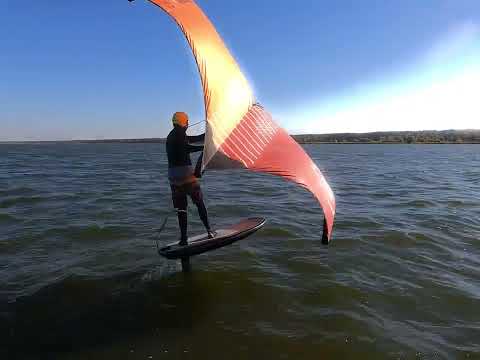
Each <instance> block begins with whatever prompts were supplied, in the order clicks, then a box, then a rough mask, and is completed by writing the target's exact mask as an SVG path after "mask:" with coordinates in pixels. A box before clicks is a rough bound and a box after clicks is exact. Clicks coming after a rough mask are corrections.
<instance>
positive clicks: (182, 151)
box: [166, 126, 205, 169]
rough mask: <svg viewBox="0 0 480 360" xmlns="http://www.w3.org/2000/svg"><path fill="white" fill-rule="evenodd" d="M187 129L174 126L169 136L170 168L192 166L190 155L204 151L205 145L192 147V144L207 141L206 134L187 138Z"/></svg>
mask: <svg viewBox="0 0 480 360" xmlns="http://www.w3.org/2000/svg"><path fill="white" fill-rule="evenodd" d="M186 131H187V129H186V128H183V127H181V126H174V128H173V130H172V131H170V134H168V136H167V145H166V146H167V156H168V168H169V169H171V168H174V167H178V166H188V165H192V160H191V159H190V153H192V152H196V151H202V150H203V145H191V144H189V143H190V142H200V141H204V140H205V134H202V135H197V136H187V133H186Z"/></svg>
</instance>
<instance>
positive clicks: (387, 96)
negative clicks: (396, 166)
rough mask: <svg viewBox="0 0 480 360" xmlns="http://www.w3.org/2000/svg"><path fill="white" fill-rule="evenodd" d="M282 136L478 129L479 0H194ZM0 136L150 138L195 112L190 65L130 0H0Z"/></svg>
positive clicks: (179, 43)
mask: <svg viewBox="0 0 480 360" xmlns="http://www.w3.org/2000/svg"><path fill="white" fill-rule="evenodd" d="M197 2H198V3H199V5H200V6H201V7H202V8H203V9H204V11H205V12H206V13H207V15H208V16H209V18H210V19H211V20H212V21H213V23H214V24H215V26H216V27H217V29H218V31H219V33H220V34H221V36H222V37H223V39H224V40H225V42H226V43H227V45H228V47H229V48H230V50H231V51H232V53H233V54H234V56H235V57H236V59H237V61H238V62H239V64H240V66H241V68H242V70H243V71H244V72H245V74H246V75H247V77H248V79H249V80H250V81H251V84H252V86H253V88H254V91H255V95H256V97H257V99H258V100H259V101H260V102H261V103H263V104H264V105H265V106H266V107H267V108H268V109H269V110H270V111H271V112H272V113H273V115H274V117H275V119H276V121H277V122H278V123H279V124H280V125H281V126H283V127H284V128H286V129H287V130H288V131H290V132H291V133H326V132H362V131H375V130H410V129H411V130H417V129H451V128H457V129H459V128H480V125H479V124H480V120H479V119H480V105H478V104H477V103H479V104H480V102H479V101H478V100H477V98H479V96H478V94H480V1H478V0H422V1H418V0H374V1H360V0H358V1H356V0H339V1H320V0H311V1H298V2H293V1H286V0H285V1H280V0H242V1H228V2H227V1H224V0H199V1H197ZM0 23H1V24H2V27H1V33H2V35H1V38H0V39H1V40H0V141H2V140H55V139H102V138H136V137H163V136H165V135H166V134H167V133H168V131H169V128H170V121H169V119H170V117H171V113H172V112H174V111H180V110H183V111H186V112H188V113H189V114H190V116H191V118H192V121H193V122H194V121H197V120H201V119H202V116H203V104H202V92H201V89H200V82H199V78H198V75H197V70H196V67H195V63H194V61H193V58H192V56H191V53H190V51H189V49H188V48H187V46H186V42H185V40H184V39H183V36H182V34H181V32H180V31H179V30H178V29H177V27H176V25H175V24H174V23H173V22H172V21H171V20H170V18H169V17H168V16H167V15H166V14H165V13H163V12H162V11H161V10H160V9H158V8H157V7H155V6H153V5H151V4H149V3H148V2H147V1H144V0H136V2H134V3H129V2H128V1H127V0H102V1H98V0H84V1H65V0H49V1H48V2H47V1H34V0H24V1H18V0H0Z"/></svg>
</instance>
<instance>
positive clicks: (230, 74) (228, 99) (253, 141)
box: [149, 0, 335, 243]
mask: <svg viewBox="0 0 480 360" xmlns="http://www.w3.org/2000/svg"><path fill="white" fill-rule="evenodd" d="M149 1H150V2H152V3H153V4H155V5H158V6H159V7H160V8H162V9H163V10H164V11H165V12H167V13H168V14H169V15H170V16H171V17H172V18H173V19H174V20H175V22H176V23H177V24H178V26H179V27H180V29H181V30H182V32H183V33H184V35H185V37H186V39H187V41H188V43H189V45H190V48H191V49H192V52H193V55H194V57H195V60H196V62H197V66H198V70H199V73H200V78H201V81H202V87H203V94H204V103H205V115H206V120H207V127H206V136H205V148H204V155H203V163H202V168H203V169H205V168H207V169H208V168H217V169H218V168H234V167H242V168H246V169H249V170H253V171H258V172H264V173H269V174H273V175H279V176H282V177H284V178H286V179H288V180H290V181H293V182H295V183H298V184H300V185H302V186H303V187H305V188H306V189H308V190H310V191H311V192H312V193H313V194H314V196H315V197H316V198H317V200H318V201H319V202H320V205H321V206H322V208H323V212H324V214H325V221H324V226H323V230H324V232H323V237H322V240H323V242H324V243H328V241H329V240H330V238H331V234H332V229H333V221H334V217H335V197H334V195H333V192H332V190H331V188H330V186H329V185H328V183H327V181H326V180H325V178H324V176H323V175H322V173H321V172H320V170H319V169H318V167H317V166H316V165H315V163H314V162H313V161H312V160H311V159H310V157H309V156H308V155H307V154H306V153H305V151H304V150H303V148H302V147H301V146H300V145H298V144H297V142H296V141H295V140H294V139H293V138H292V137H290V136H289V135H288V134H287V132H286V131H285V130H283V129H282V128H281V127H279V126H278V125H277V124H275V122H274V121H273V119H272V117H271V116H270V114H269V113H268V112H267V111H266V110H265V109H264V108H263V107H262V106H260V105H259V104H257V103H256V101H255V98H254V95H253V93H252V90H251V88H250V85H249V84H248V81H247V80H246V78H245V76H244V75H243V74H242V72H241V70H240V68H239V66H238V64H237V63H236V61H235V59H234V58H233V57H232V55H231V54H230V52H229V51H228V49H227V48H226V46H225V44H224V42H223V40H222V39H221V37H220V36H219V34H218V33H217V31H216V30H215V27H214V26H213V25H212V23H211V22H210V20H209V19H208V18H207V17H206V16H205V14H204V13H203V11H202V10H201V9H200V8H199V7H198V6H197V4H196V3H195V1H193V0H149Z"/></svg>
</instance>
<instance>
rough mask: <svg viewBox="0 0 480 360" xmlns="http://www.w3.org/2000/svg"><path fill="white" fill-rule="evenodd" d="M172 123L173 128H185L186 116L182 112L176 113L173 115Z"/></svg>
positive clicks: (186, 123) (186, 125)
mask: <svg viewBox="0 0 480 360" xmlns="http://www.w3.org/2000/svg"><path fill="white" fill-rule="evenodd" d="M172 123H173V125H174V126H175V125H176V126H180V127H183V128H186V127H188V115H187V114H186V113H184V112H176V113H175V114H173V117H172Z"/></svg>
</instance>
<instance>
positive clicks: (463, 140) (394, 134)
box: [0, 130, 480, 144]
mask: <svg viewBox="0 0 480 360" xmlns="http://www.w3.org/2000/svg"><path fill="white" fill-rule="evenodd" d="M291 136H292V137H293V138H294V139H295V140H296V141H297V142H298V143H299V144H480V130H442V131H434V130H423V131H378V132H370V133H337V134H298V135H291ZM165 140H166V139H165V138H143V139H97V140H46V141H42V140H27V141H0V144H56V143H59V144H61V143H66V144H95V143H127V144H132V143H138V144H141V143H164V142H165Z"/></svg>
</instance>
